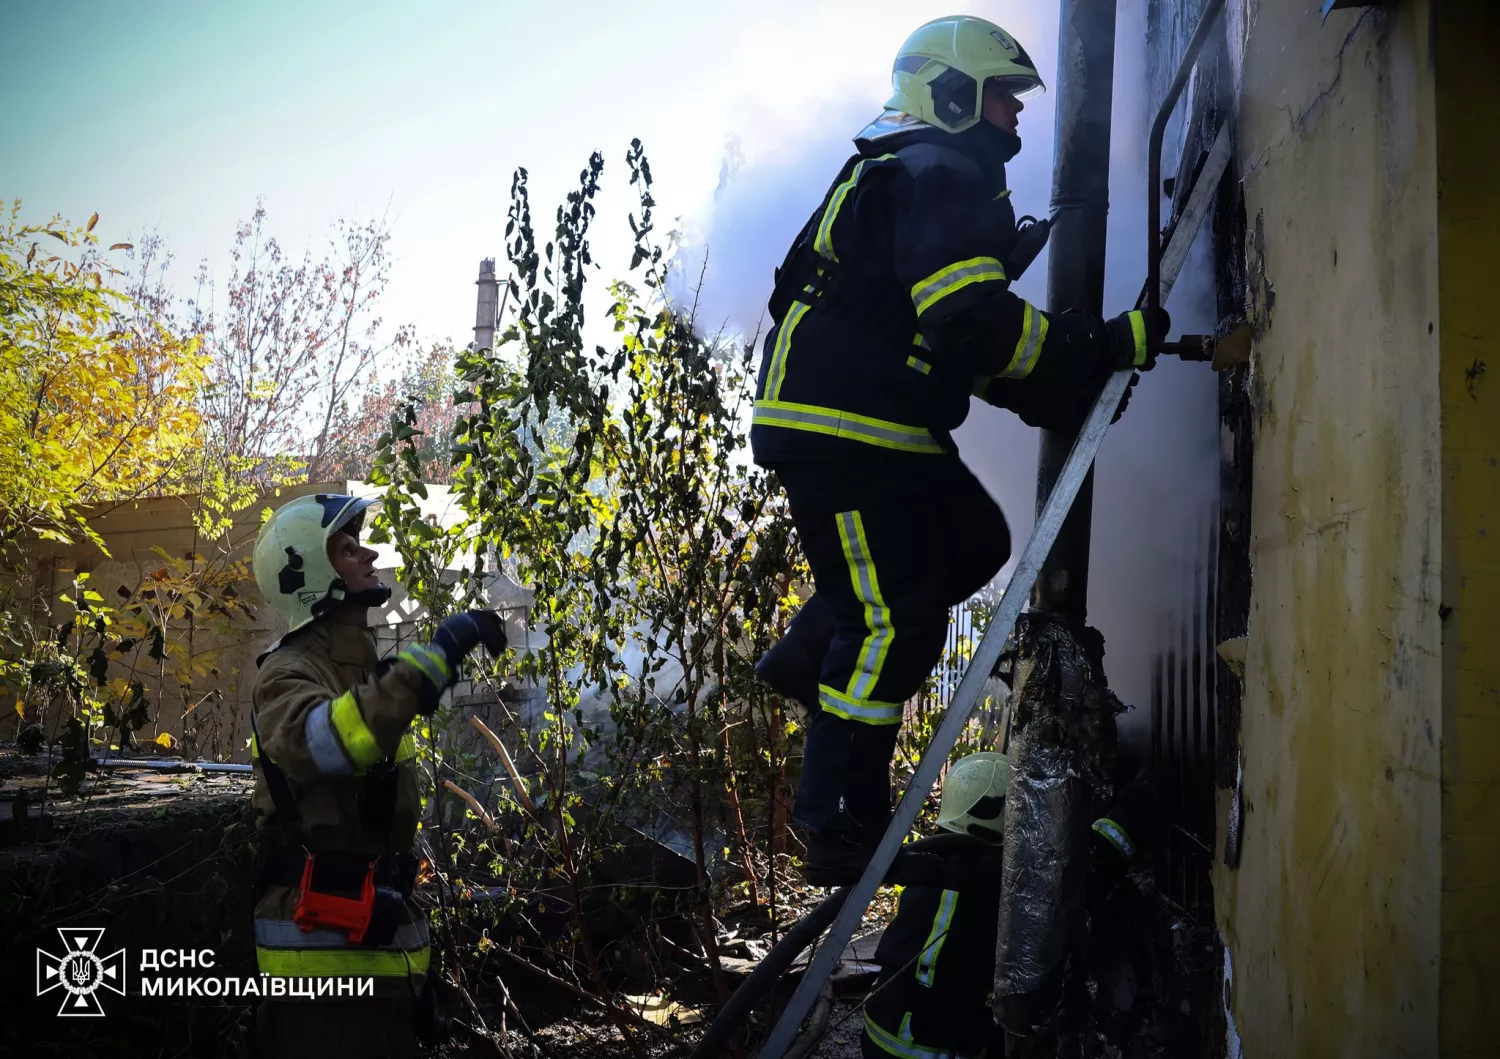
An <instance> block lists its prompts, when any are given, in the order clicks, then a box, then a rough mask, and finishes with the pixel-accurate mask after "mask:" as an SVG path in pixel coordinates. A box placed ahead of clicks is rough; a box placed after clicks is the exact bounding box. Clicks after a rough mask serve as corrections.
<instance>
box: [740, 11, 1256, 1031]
mask: <svg viewBox="0 0 1500 1059" xmlns="http://www.w3.org/2000/svg"><path fill="white" fill-rule="evenodd" d="M1223 7H1224V0H1209V2H1208V3H1207V4H1206V5H1205V7H1204V10H1203V15H1202V17H1201V18H1200V19H1199V22H1198V28H1197V29H1196V30H1195V31H1194V33H1193V38H1192V41H1191V42H1190V43H1189V44H1188V48H1187V52H1186V54H1185V55H1184V56H1183V60H1182V65H1181V66H1180V68H1179V69H1178V71H1177V76H1176V78H1175V79H1174V80H1173V81H1172V85H1171V87H1170V88H1168V89H1167V94H1166V97H1165V98H1164V99H1163V101H1162V105H1161V110H1160V111H1159V112H1158V113H1157V116H1156V121H1155V122H1154V123H1153V124H1152V127H1151V141H1150V148H1149V159H1148V161H1149V166H1150V179H1149V180H1148V186H1147V198H1148V200H1149V206H1150V208H1149V210H1148V214H1147V216H1148V224H1147V236H1148V239H1149V240H1150V243H1149V247H1148V263H1147V281H1146V288H1145V289H1144V290H1143V291H1142V292H1141V299H1140V303H1139V304H1142V305H1149V306H1151V307H1156V306H1159V305H1160V304H1161V303H1162V302H1164V301H1166V300H1167V295H1168V294H1169V293H1170V292H1171V290H1172V285H1173V283H1175V282H1176V279H1177V274H1178V272H1179V271H1181V268H1182V265H1183V262H1185V261H1186V260H1187V252H1188V248H1189V247H1190V246H1191V245H1192V243H1193V240H1194V239H1195V238H1196V237H1197V234H1198V229H1199V227H1200V226H1201V225H1202V223H1203V219H1204V217H1205V216H1207V214H1208V207H1209V204H1210V202H1211V201H1212V198H1213V194H1212V193H1213V191H1214V189H1215V188H1216V187H1218V184H1219V180H1220V178H1221V177H1222V176H1223V175H1224V170H1225V169H1226V168H1227V166H1228V163H1229V123H1228V122H1227V121H1226V122H1224V123H1223V124H1222V125H1221V126H1220V128H1219V133H1218V136H1217V137H1215V139H1214V144H1213V147H1212V149H1211V150H1210V151H1209V153H1208V157H1207V158H1206V159H1205V161H1204V162H1203V165H1202V167H1201V168H1200V170H1199V173H1198V178H1197V179H1196V180H1195V181H1194V183H1193V189H1192V191H1191V192H1190V193H1189V194H1188V197H1187V199H1186V205H1185V206H1184V208H1183V212H1182V216H1181V217H1179V219H1178V221H1177V223H1176V225H1175V226H1174V227H1173V230H1172V233H1171V236H1170V237H1169V238H1168V240H1167V244H1166V246H1165V247H1162V245H1161V243H1160V238H1159V236H1158V234H1157V233H1158V231H1159V230H1160V217H1161V206H1160V198H1159V195H1160V191H1161V144H1162V138H1163V135H1164V133H1165V130H1166V124H1167V119H1168V118H1169V117H1171V114H1172V110H1173V108H1174V107H1175V106H1176V104H1177V99H1178V97H1179V96H1180V95H1181V94H1182V89H1183V87H1184V86H1185V85H1186V84H1187V79H1188V75H1189V74H1190V73H1191V72H1192V69H1193V66H1194V64H1195V63H1196V62H1197V58H1198V53H1199V51H1201V50H1202V47H1203V43H1204V41H1205V40H1206V39H1207V37H1208V32H1209V30H1210V29H1211V28H1212V27H1213V23H1214V22H1215V21H1217V19H1218V16H1219V14H1220V13H1221V12H1222V11H1223ZM1153 280H1155V281H1156V282H1152V281H1153ZM1130 376H1131V372H1129V371H1118V372H1115V373H1114V374H1113V375H1111V376H1110V377H1109V380H1108V381H1107V382H1105V384H1104V389H1103V390H1102V391H1101V392H1100V394H1099V397H1098V399H1097V400H1096V401H1095V402H1094V407H1093V409H1092V410H1091V411H1090V412H1089V415H1088V419H1086V420H1085V421H1084V424H1083V426H1082V428H1081V429H1080V430H1079V431H1078V437H1077V439H1076V440H1075V441H1074V442H1073V448H1072V449H1071V450H1070V451H1069V452H1068V459H1067V462H1066V463H1065V464H1064V465H1063V469H1062V473H1061V474H1060V475H1058V478H1057V484H1056V485H1054V486H1053V487H1052V492H1051V494H1050V495H1049V496H1048V497H1047V502H1046V504H1044V505H1043V507H1042V511H1041V514H1040V515H1038V516H1037V520H1036V526H1035V527H1034V528H1033V529H1032V531H1031V538H1030V539H1029V540H1028V541H1027V542H1026V547H1025V549H1024V550H1023V551H1022V552H1021V558H1020V561H1019V562H1018V563H1017V564H1016V569H1015V572H1014V573H1012V574H1011V577H1010V582H1009V584H1007V585H1006V586H1005V595H1004V596H1003V597H1001V600H1000V608H999V610H998V611H996V613H995V616H994V618H993V619H992V620H991V621H990V624H989V627H988V628H987V629H985V632H984V637H983V638H982V639H981V640H980V641H979V646H978V647H977V648H976V649H975V651H974V656H973V658H972V659H971V660H970V662H969V668H968V669H967V670H965V672H964V676H963V679H962V680H961V681H960V682H959V685H958V690H957V691H956V692H954V694H953V698H952V699H951V700H950V701H949V704H948V709H947V711H946V712H945V713H944V714H943V720H942V723H941V724H939V726H938V729H937V731H936V732H934V733H933V736H932V741H931V742H930V743H928V745H927V749H926V751H924V752H923V754H922V760H921V761H920V762H919V763H918V764H917V769H916V772H914V773H913V774H912V778H911V782H910V783H909V784H908V785H907V788H906V793H905V794H903V795H902V797H901V801H900V803H899V804H898V805H897V806H896V811H895V813H894V814H893V816H892V819H891V823H890V826H889V827H888V828H886V832H885V835H884V837H882V838H881V840H880V845H879V846H878V847H877V848H876V850H875V855H874V856H873V857H872V858H871V860H870V864H869V866H868V867H866V868H865V873H864V875H862V876H861V877H860V880H859V882H857V883H855V884H854V887H853V888H852V889H851V890H850V891H849V896H848V898H847V899H846V900H845V901H844V904H843V907H842V908H841V909H840V910H839V914H838V918H837V919H835V920H834V922H833V926H832V927H831V928H830V930H829V932H828V936H827V937H826V938H825V939H824V940H823V943H822V945H821V946H820V947H819V948H818V951H817V953H816V954H815V955H814V957H813V960H812V963H811V964H810V965H809V966H808V968H807V972H806V973H805V974H804V975H803V976H802V981H801V982H800V983H798V986H797V990H796V992H795V993H793V994H792V999H791V1001H790V1002H789V1003H788V1004H787V1006H786V1008H785V1010H783V1011H782V1013H781V1018H780V1019H779V1020H777V1023H776V1025H775V1027H774V1028H772V1030H771V1035H770V1036H769V1037H768V1038H767V1039H766V1043H765V1045H764V1046H763V1047H762V1048H761V1051H760V1056H759V1059H782V1057H783V1056H784V1055H785V1054H786V1052H787V1050H788V1048H790V1047H791V1045H792V1042H793V1041H794V1040H795V1038H796V1036H797V1031H798V1029H799V1028H800V1027H801V1025H802V1020H803V1019H804V1018H806V1017H807V1014H808V1012H809V1011H810V1010H811V1009H812V1005H813V1002H814V1001H815V1000H816V999H817V996H818V993H819V991H820V990H821V989H822V988H823V983H824V982H825V981H827V979H828V976H829V975H830V974H832V973H833V969H834V967H835V965H836V964H837V963H838V960H839V958H840V957H841V956H842V955H843V953H844V949H845V947H846V946H847V945H848V944H849V940H850V939H851V938H853V937H854V931H855V929H856V928H858V926H859V923H860V920H861V919H863V918H864V914H865V910H866V909H867V908H868V907H869V905H870V900H871V899H872V898H873V897H874V896H875V891H876V890H878V889H879V888H880V883H881V880H883V879H884V878H885V875H886V872H887V871H889V870H890V867H891V864H892V862H893V861H894V860H895V859H896V854H897V853H898V852H899V851H900V849H901V846H902V844H903V843H904V842H905V840H906V835H907V833H908V832H909V831H910V830H911V828H912V825H913V824H914V823H915V822H916V819H917V813H918V812H919V811H920V810H921V807H922V803H923V802H924V801H925V800H926V798H927V794H928V792H929V791H931V790H932V785H933V784H934V783H935V782H937V777H938V773H939V772H940V771H942V768H943V765H944V763H945V762H946V761H947V760H948V756H949V755H950V754H952V753H953V748H954V746H956V745H957V743H958V737H959V735H960V734H961V733H962V731H963V728H964V725H965V724H967V723H968V720H969V715H970V714H971V713H972V712H973V710H974V705H975V703H977V702H978V701H979V695H980V692H981V691H982V690H983V688H984V683H985V681H986V679H987V678H988V677H989V675H990V673H991V672H992V671H993V670H994V668H995V663H996V662H998V661H999V660H1000V652H1001V649H1002V648H1003V647H1004V646H1005V641H1006V639H1007V638H1008V637H1009V636H1010V633H1011V630H1012V629H1013V628H1014V627H1015V624H1016V619H1017V618H1018V617H1020V615H1021V607H1022V606H1023V605H1024V604H1025V602H1026V600H1027V598H1028V597H1029V596H1030V595H1031V589H1032V586H1033V585H1035V584H1036V579H1037V574H1039V573H1040V572H1041V568H1042V563H1043V562H1045V561H1046V559H1047V553H1048V552H1050V551H1051V550H1052V545H1053V543H1054V542H1055V541H1056V540H1057V534H1058V531H1059V530H1060V529H1061V528H1062V524H1063V519H1064V518H1066V517H1067V514H1068V510H1069V509H1070V508H1071V507H1072V506H1073V501H1074V500H1075V499H1076V498H1077V496H1078V490H1079V488H1080V487H1081V486H1082V485H1083V480H1084V478H1085V477H1086V476H1087V475H1088V472H1089V468H1090V467H1092V466H1093V463H1094V457H1095V456H1097V455H1098V453H1099V446H1100V445H1101V444H1102V443H1103V441H1104V434H1105V431H1107V430H1108V429H1109V424H1110V420H1111V419H1113V418H1114V414H1115V410H1116V409H1117V408H1119V406H1120V399H1121V398H1122V397H1123V396H1124V395H1125V388H1126V386H1128V385H1129V383H1130Z"/></svg>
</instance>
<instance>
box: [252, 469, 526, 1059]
mask: <svg viewBox="0 0 1500 1059" xmlns="http://www.w3.org/2000/svg"><path fill="white" fill-rule="evenodd" d="M372 503H374V502H373V501H370V500H363V499H358V498H356V497H352V496H336V495H326V494H320V495H317V496H304V497H298V498H297V499H295V500H292V501H290V502H289V503H287V504H286V505H285V506H283V507H282V508H280V509H279V510H278V511H277V512H276V513H275V514H274V515H272V516H271V518H270V520H269V521H268V522H267V523H266V525H265V526H264V527H263V528H262V529H261V532H260V536H259V537H258V538H257V540H256V543H255V558H254V566H255V579H256V583H257V584H258V585H259V587H260V590H261V594H262V595H263V596H264V597H265V599H266V600H267V601H268V602H269V603H271V605H272V606H273V607H275V608H276V610H277V611H278V612H280V614H281V615H282V617H284V618H285V619H286V622H287V626H288V629H287V633H286V635H285V636H283V637H282V638H281V640H280V641H278V642H277V643H276V644H273V645H272V647H271V648H270V650H269V651H268V652H267V653H266V654H264V655H262V656H261V658H260V660H259V671H258V672H257V674H256V678H255V686H254V690H253V712H252V714H251V721H252V726H253V728H252V730H253V732H254V745H253V749H252V753H253V756H254V760H255V766H256V780H255V794H254V808H255V813H256V816H257V822H258V824H259V826H260V827H261V828H262V834H263V837H264V839H265V842H264V848H263V857H262V872H261V879H260V886H261V895H260V898H259V901H258V903H257V904H256V908H255V951H256V960H257V963H258V964H259V967H260V970H261V972H262V973H263V974H267V975H273V976H278V977H292V978H298V979H303V980H307V979H311V981H305V982H304V986H305V987H311V988H310V989H308V990H307V992H304V994H303V995H304V996H306V995H308V993H314V994H317V995H318V996H319V997H320V998H327V997H329V996H330V995H332V996H335V997H347V994H338V993H334V994H329V993H320V992H319V988H320V987H327V986H333V985H334V984H335V983H333V982H331V981H329V979H335V978H350V979H355V978H357V979H363V978H373V979H374V996H373V997H371V998H368V999H364V998H361V999H347V998H338V999H318V1000H292V999H285V1000H266V1001H264V1002H263V1003H262V1005H261V1007H260V1009H259V1011H258V1013H257V1022H258V1034H259V1037H260V1042H261V1044H260V1047H261V1053H262V1054H263V1055H266V1056H276V1057H278V1059H284V1057H293V1056H309V1057H317V1059H326V1056H328V1055H332V1054H339V1055H345V1054H347V1055H360V1056H386V1057H392V1059H395V1057H406V1056H415V1055H416V1054H417V1048H418V1045H417V1039H416V1035H417V1028H416V1027H417V1024H418V1022H419V1021H420V1020H419V1019H418V1018H417V1016H418V1013H419V1012H420V1011H421V1010H422V1009H423V1005H424V1003H430V1001H431V996H432V990H431V989H426V990H424V988H423V986H424V981H425V978H426V974H427V968H428V960H429V953H430V950H429V945H428V933H427V921H426V917H425V913H423V912H422V911H421V910H419V909H418V908H416V907H415V906H414V905H413V904H412V902H411V900H410V898H411V891H412V886H413V883H414V881H415V878H416V858H415V856H414V855H413V853H412V849H413V846H414V844H415V842H416V830H417V817H418V813H419V811H420V805H421V802H420V797H419V795H418V791H417V777H416V768H415V764H414V760H413V759H414V758H415V743H414V742H413V739H412V736H411V734H410V733H409V732H408V728H409V727H410V725H411V722H412V720H413V719H414V718H415V717H416V716H417V715H418V714H430V713H432V712H433V711H434V710H435V709H436V708H437V704H438V699H439V697H440V696H441V695H442V694H443V692H444V691H445V690H446V689H447V688H448V687H449V685H450V684H451V683H452V682H453V680H454V678H455V676H456V674H457V673H458V671H459V667H460V665H461V663H462V662H463V659H464V657H465V656H466V655H467V654H468V653H469V652H470V651H472V650H473V649H474V648H475V647H476V646H478V645H479V644H481V643H482V644H483V645H484V646H485V647H486V649H488V650H489V651H490V652H491V653H492V654H494V653H498V652H499V651H500V650H502V649H503V648H504V646H505V636H504V631H503V628H502V626H501V623H500V619H499V617H498V616H497V615H495V614H493V613H492V612H489V611H471V612H469V613H467V614H459V615H455V616H454V617H450V618H448V619H447V620H445V621H444V622H443V623H442V624H441V625H440V626H439V627H438V631H437V634H436V636H435V638H434V639H433V642H432V643H431V644H419V645H414V646H411V647H408V648H407V649H406V650H404V651H402V652H401V654H400V655H399V656H398V657H397V658H396V659H393V660H387V661H381V660H379V659H377V657H376V655H375V638H374V634H373V632H372V631H371V629H370V628H369V626H368V623H367V611H368V608H370V607H373V606H380V605H382V604H384V603H385V602H386V601H387V600H388V599H389V598H390V595H391V590H390V589H389V588H387V587H386V586H385V585H383V584H381V582H380V578H379V576H378V575H377V574H376V573H375V568H374V562H375V557H376V553H375V552H373V551H372V550H370V549H369V548H366V547H364V546H362V545H361V544H360V542H359V532H360V526H361V523H362V522H363V519H364V516H365V513H366V511H367V509H368V508H369V507H370V506H371V505H372Z"/></svg>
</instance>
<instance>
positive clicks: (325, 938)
mask: <svg viewBox="0 0 1500 1059" xmlns="http://www.w3.org/2000/svg"><path fill="white" fill-rule="evenodd" d="M255 944H257V945H261V946H264V947H265V948H268V949H350V948H353V949H362V948H366V947H367V946H364V945H350V944H349V938H348V936H347V935H345V934H344V933H343V932H342V931H338V930H303V929H302V928H301V927H299V926H297V924H296V923H293V922H292V921H291V920H290V919H262V918H261V917H259V916H256V917H255ZM428 944H430V937H429V934H428V931H427V921H426V920H425V919H419V920H417V921H415V922H413V923H403V924H402V925H401V926H399V927H397V928H396V936H395V937H394V938H392V939H391V941H390V943H389V944H387V945H382V946H380V950H378V951H394V950H396V949H401V950H403V951H405V952H413V951H415V950H417V949H420V948H423V947H424V946H426V945H428Z"/></svg>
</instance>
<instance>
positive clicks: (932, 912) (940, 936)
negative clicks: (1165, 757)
mask: <svg viewBox="0 0 1500 1059" xmlns="http://www.w3.org/2000/svg"><path fill="white" fill-rule="evenodd" d="M1010 781H1011V765H1010V759H1009V758H1008V757H1006V756H1005V755H1004V754H998V753H992V752H988V751H986V752H981V753H977V754H970V755H968V756H967V757H964V758H960V759H959V760H958V761H956V762H954V763H953V767H952V768H950V769H949V770H948V775H947V778H946V779H945V780H944V781H943V800H942V803H941V804H940V805H939V807H938V820H937V823H938V827H940V828H942V829H943V830H944V831H947V832H950V834H947V835H941V836H938V837H935V838H925V839H920V840H918V841H916V842H912V843H910V844H908V845H906V846H905V847H903V849H904V851H906V852H907V853H909V854H911V853H921V854H929V855H935V856H924V857H920V858H918V857H908V859H909V860H910V861H918V860H920V861H922V862H923V865H922V866H921V867H916V868H913V867H907V868H906V869H905V875H906V879H905V881H906V887H905V889H904V890H902V891H901V901H900V904H898V905H897V907H896V917H895V918H894V919H893V920H891V923H890V926H888V927H886V929H885V932H884V933H883V934H882V935H881V937H880V943H879V945H878V946H876V949H875V962H876V963H878V964H879V965H880V975H879V977H878V978H877V980H876V983H875V988H874V989H873V990H872V991H871V992H870V995H869V996H868V997H867V998H866V999H865V1003H864V1012H865V1035H864V1039H863V1041H862V1046H863V1050H864V1055H865V1059H886V1057H887V1056H896V1057H897V1059H976V1057H979V1056H983V1057H984V1059H1001V1057H1002V1056H1004V1055H1005V1039H1004V1038H1005V1034H1004V1031H1003V1030H1001V1029H1000V1028H999V1026H997V1025H996V1023H995V1020H994V1016H993V1014H992V1008H991V992H992V988H993V985H994V980H995V940H996V938H995V936H996V932H997V929H998V925H999V913H1000V891H1001V887H1002V881H1003V880H1002V864H1003V860H1002V854H1003V848H1002V843H1003V841H1004V838H1005V833H1004V832H1005V796H1006V793H1007V792H1008V791H1009V789H1010ZM1155 818H1156V804H1155V798H1154V795H1153V791H1152V787H1151V785H1150V782H1149V780H1148V779H1147V778H1145V777H1141V778H1138V779H1137V780H1136V782H1134V783H1132V784H1130V785H1129V786H1128V787H1126V788H1125V789H1124V790H1123V791H1121V792H1120V793H1119V794H1118V795H1117V796H1116V798H1115V800H1114V802H1113V803H1112V804H1111V805H1110V807H1109V811H1108V812H1107V813H1105V815H1104V816H1101V817H1100V818H1099V819H1097V820H1095V821H1094V823H1093V826H1092V828H1091V829H1090V847H1089V863H1090V871H1089V875H1088V879H1089V882H1088V889H1089V911H1090V915H1089V916H1088V920H1089V922H1090V928H1089V932H1088V933H1087V934H1086V936H1085V938H1084V940H1083V944H1084V948H1083V949H1082V950H1080V951H1078V952H1076V953H1075V955H1074V959H1075V960H1077V961H1080V962H1081V963H1082V964H1083V965H1084V966H1085V967H1086V968H1087V971H1088V973H1091V974H1092V975H1093V976H1094V977H1095V979H1096V980H1098V981H1105V982H1114V981H1117V980H1128V981H1133V979H1130V978H1127V977H1126V976H1124V975H1123V974H1122V973H1121V968H1123V967H1126V966H1129V965H1131V964H1133V961H1134V960H1135V959H1136V958H1137V954H1138V953H1139V952H1142V951H1145V950H1148V949H1149V944H1148V939H1147V938H1146V937H1144V936H1143V934H1142V930H1143V928H1144V926H1145V925H1146V924H1149V923H1150V922H1151V921H1152V919H1151V916H1150V914H1149V911H1148V908H1147V906H1146V905H1144V904H1143V901H1144V897H1143V895H1142V893H1141V892H1140V891H1139V890H1138V889H1136V887H1135V886H1134V885H1133V884H1132V883H1130V882H1129V881H1128V880H1127V878H1126V873H1127V872H1128V871H1129V870H1130V869H1131V868H1132V867H1133V866H1135V864H1136V863H1138V861H1139V859H1140V857H1141V854H1142V852H1143V851H1144V850H1146V849H1149V848H1150V846H1151V845H1152V844H1153V843H1154V842H1155V841H1156V821H1155ZM934 861H935V862H936V864H937V865H938V866H937V867H933V866H932V863H933V862H934ZM1132 969H1133V968H1132ZM1057 987H1058V989H1059V990H1060V989H1061V987H1062V981H1061V980H1060V979H1059V981H1058V983H1057ZM1105 992H1108V991H1101V993H1100V995H1097V996H1094V997H1092V998H1090V999H1089V1000H1087V1001H1085V1002H1086V1003H1088V1004H1089V1005H1090V1006H1091V1008H1092V1009H1093V1010H1092V1012H1091V1014H1092V1016H1093V1018H1094V1019H1095V1020H1096V1021H1097V1023H1098V1024H1099V1025H1100V1026H1108V1027H1109V1028H1111V1029H1115V1028H1117V1026H1116V1022H1118V1021H1119V1019H1118V1016H1119V1012H1118V1011H1117V1010H1116V1009H1115V1008H1114V1007H1113V1006H1112V1005H1113V1002H1114V1000H1115V998H1114V997H1113V996H1112V995H1103V994H1104V993H1105ZM1047 1003H1048V1004H1050V1005H1055V1004H1056V1003H1057V996H1056V994H1055V993H1054V994H1051V995H1049V997H1048V1000H1047ZM1140 1007H1141V1010H1142V1011H1144V1010H1145V1009H1146V1005H1140Z"/></svg>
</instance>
